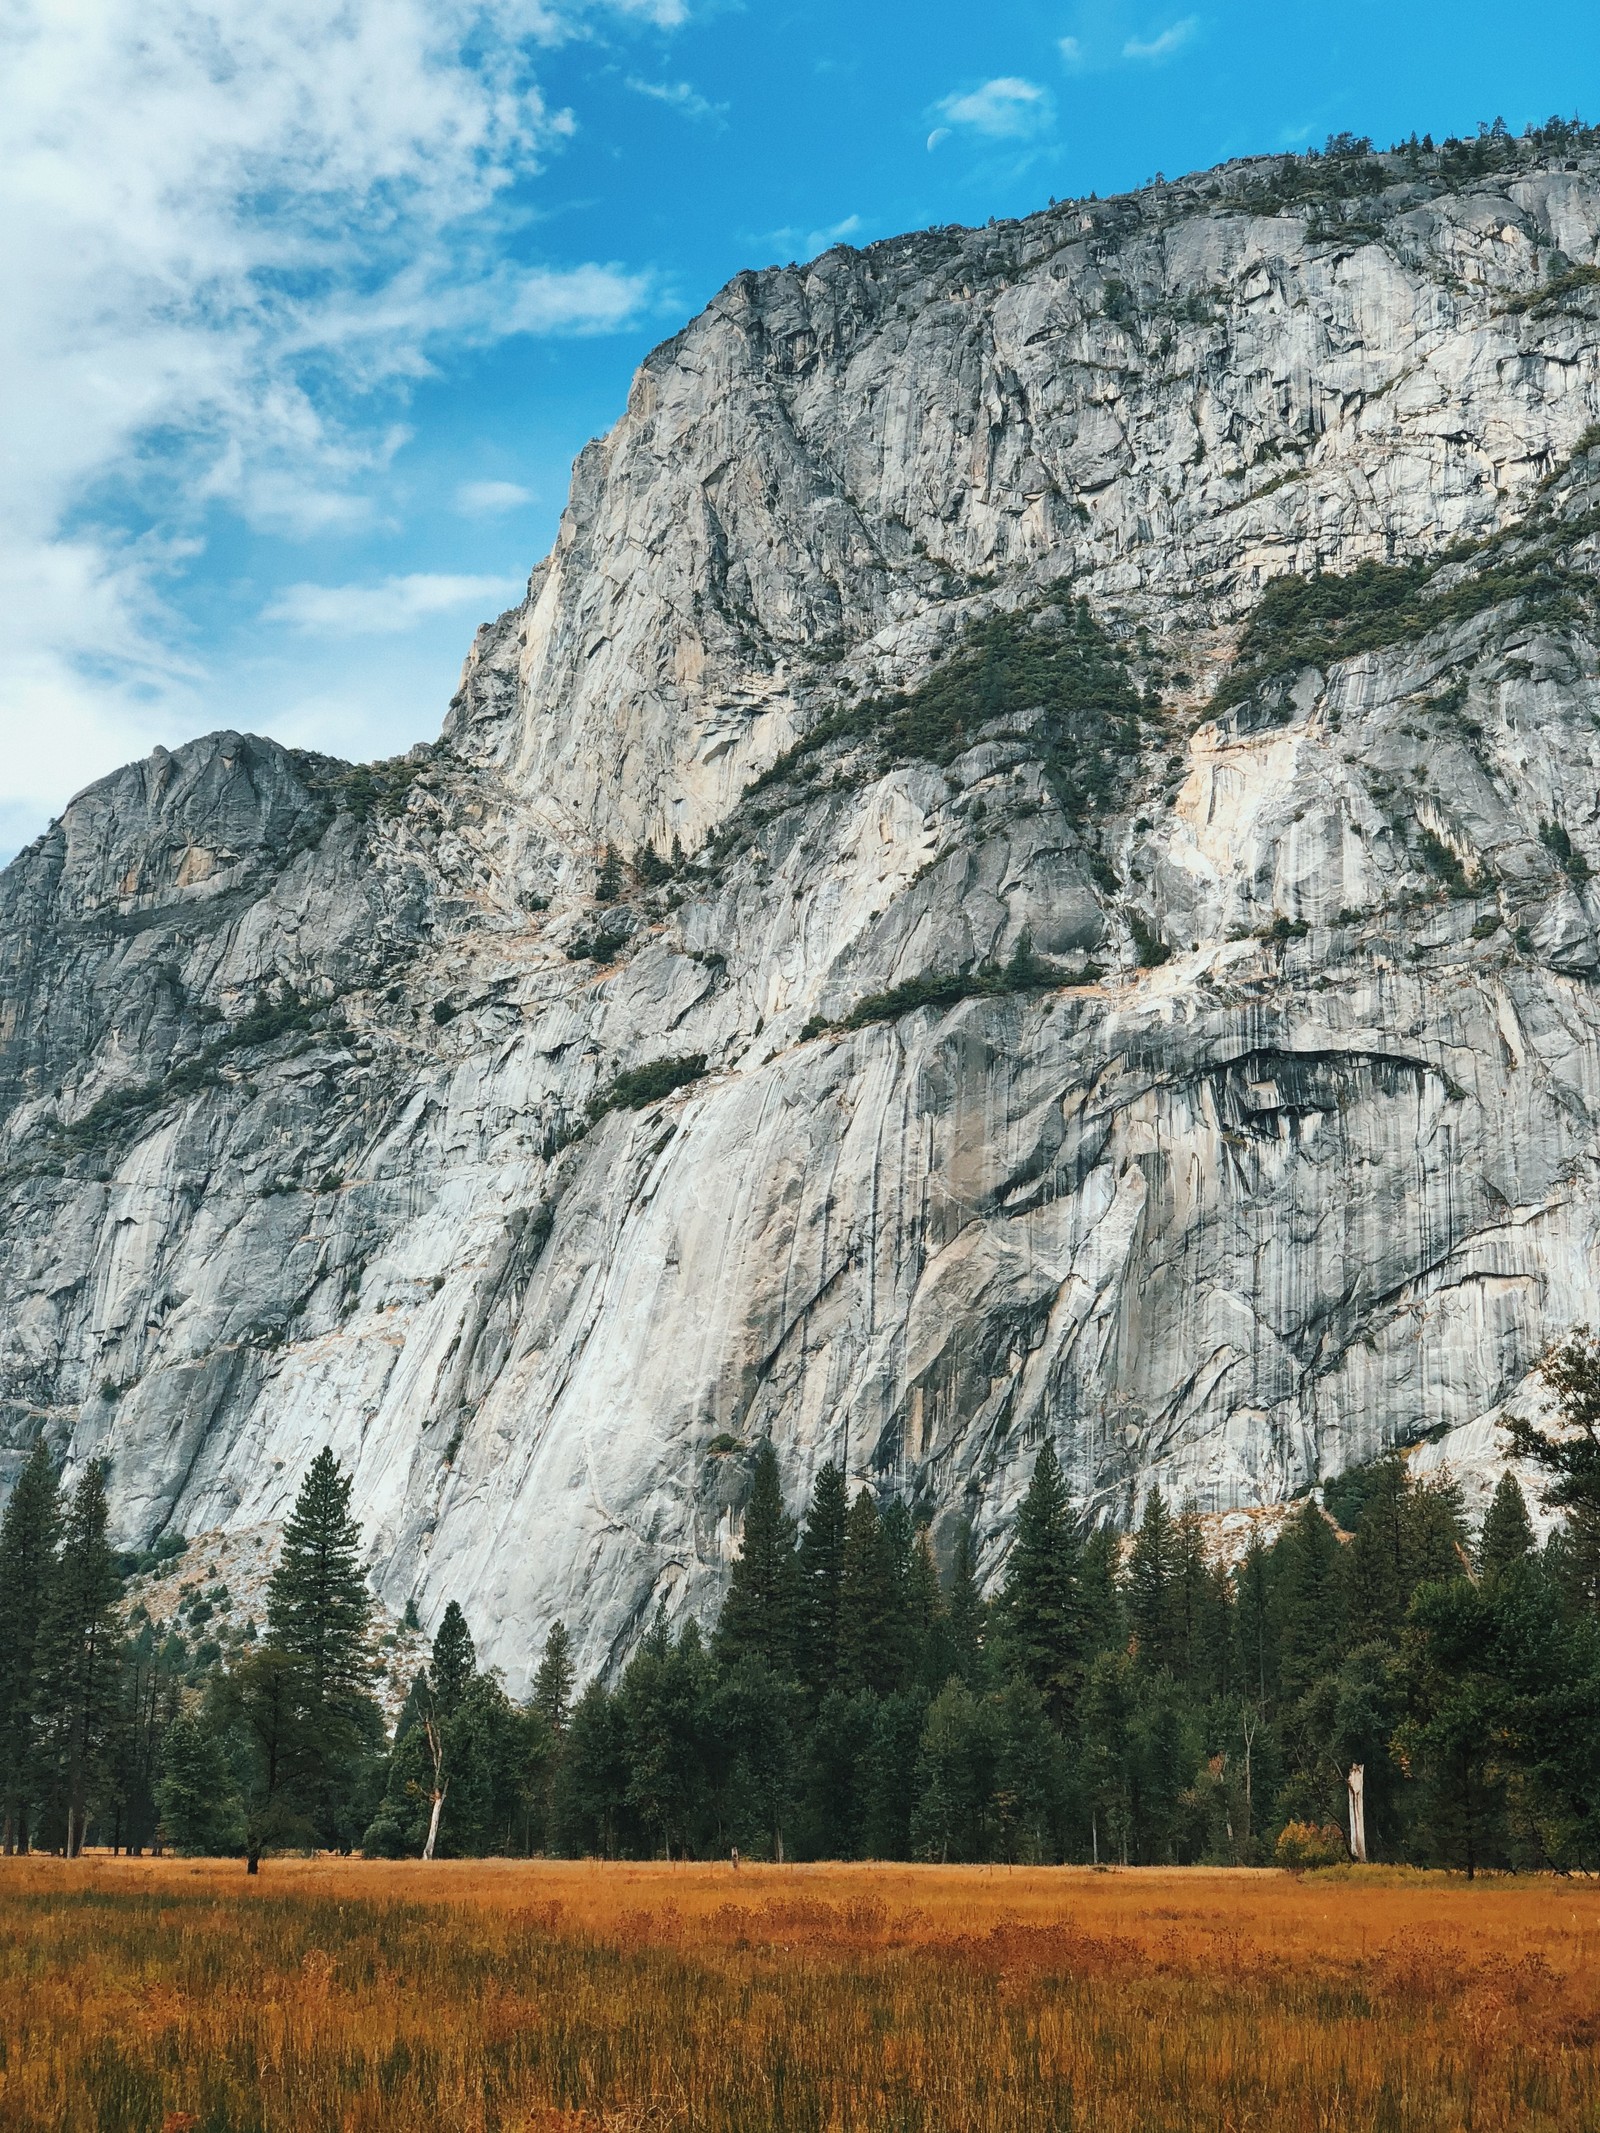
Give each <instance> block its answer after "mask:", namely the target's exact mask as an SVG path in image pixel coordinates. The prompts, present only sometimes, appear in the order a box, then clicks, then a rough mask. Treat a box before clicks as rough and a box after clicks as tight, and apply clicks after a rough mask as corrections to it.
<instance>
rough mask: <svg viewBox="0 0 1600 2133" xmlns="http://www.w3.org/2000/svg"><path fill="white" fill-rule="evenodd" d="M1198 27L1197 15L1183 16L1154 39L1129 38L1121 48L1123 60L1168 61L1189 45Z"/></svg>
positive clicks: (1159, 32) (1198, 19)
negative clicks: (1175, 53)
mask: <svg viewBox="0 0 1600 2133" xmlns="http://www.w3.org/2000/svg"><path fill="white" fill-rule="evenodd" d="M1199 27H1200V18H1199V16H1198V15H1185V16H1184V17H1183V20H1182V21H1181V22H1174V23H1172V24H1171V25H1170V27H1169V28H1167V29H1164V30H1160V31H1158V32H1157V34H1156V35H1155V36H1154V37H1130V38H1129V39H1128V41H1127V43H1126V44H1125V45H1124V46H1123V47H1122V56H1123V58H1124V59H1170V58H1171V57H1172V55H1173V53H1174V52H1181V51H1182V50H1183V48H1184V46H1185V45H1186V44H1189V43H1190V42H1191V41H1192V40H1193V37H1194V33H1195V31H1196V30H1197V29H1199Z"/></svg>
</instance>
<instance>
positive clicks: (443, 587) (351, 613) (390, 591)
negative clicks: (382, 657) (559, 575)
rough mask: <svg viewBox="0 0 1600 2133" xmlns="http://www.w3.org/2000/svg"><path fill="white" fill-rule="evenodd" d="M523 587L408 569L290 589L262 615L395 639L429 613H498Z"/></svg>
mask: <svg viewBox="0 0 1600 2133" xmlns="http://www.w3.org/2000/svg"><path fill="white" fill-rule="evenodd" d="M522 589H523V582H522V580H521V579H520V578H469V577H451V576H447V575H442V574H436V573H430V572H427V571H413V572H411V573H410V574H409V575H408V576H406V577H400V578H385V579H384V580H383V581H382V583H381V584H378V585H290V586H286V587H285V588H284V590H283V591H282V592H281V593H280V594H279V595H278V597H277V599H275V600H274V601H273V602H272V603H271V605H270V606H268V607H267V608H265V609H264V610H263V612H262V618H261V619H262V620H263V621H264V622H283V623H286V624H287V625H288V626H289V628H290V629H294V630H305V631H308V632H314V633H315V634H317V635H318V636H327V637H394V636H398V635H399V634H400V632H401V631H402V630H409V629H415V628H416V626H417V624H418V623H419V622H425V621H426V620H427V619H428V618H429V617H430V616H431V615H446V614H453V613H455V612H456V611H457V610H458V609H460V608H464V607H476V608H479V609H481V610H484V611H485V612H487V611H490V610H493V611H494V612H496V613H498V612H499V611H500V610H501V609H502V608H504V607H505V606H507V605H508V604H509V603H510V601H511V600H513V599H514V598H515V597H516V595H517V594H519V593H520V592H521V591H522Z"/></svg>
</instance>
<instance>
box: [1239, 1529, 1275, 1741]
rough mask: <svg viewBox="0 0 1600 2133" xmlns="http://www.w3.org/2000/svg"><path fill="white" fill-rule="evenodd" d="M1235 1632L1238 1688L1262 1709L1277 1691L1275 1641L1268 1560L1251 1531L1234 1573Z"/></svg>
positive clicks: (1259, 1539)
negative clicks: (1242, 1557)
mask: <svg viewBox="0 0 1600 2133" xmlns="http://www.w3.org/2000/svg"><path fill="white" fill-rule="evenodd" d="M1233 1615H1234V1631H1235V1635H1236V1636H1237V1638H1238V1643H1239V1685H1240V1689H1241V1691H1242V1693H1243V1694H1244V1696H1245V1697H1246V1698H1247V1699H1248V1700H1249V1701H1250V1702H1251V1703H1253V1704H1255V1705H1256V1707H1257V1708H1258V1709H1263V1708H1265V1706H1266V1705H1267V1703H1268V1702H1269V1701H1271V1700H1272V1699H1273V1698H1274V1697H1275V1696H1276V1695H1277V1691H1278V1640H1277V1629H1276V1623H1275V1620H1274V1615H1273V1606H1272V1572H1271V1568H1270V1558H1269V1556H1268V1554H1267V1551H1266V1549H1265V1548H1264V1547H1263V1546H1262V1545H1261V1535H1260V1534H1259V1533H1258V1532H1256V1531H1255V1530H1254V1529H1252V1531H1251V1534H1250V1540H1249V1545H1248V1546H1247V1547H1246V1549H1245V1552H1244V1560H1243V1561H1242V1562H1241V1563H1240V1565H1239V1567H1238V1570H1237V1571H1236V1572H1235V1573H1234V1607H1233Z"/></svg>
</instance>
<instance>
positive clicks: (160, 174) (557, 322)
mask: <svg viewBox="0 0 1600 2133" xmlns="http://www.w3.org/2000/svg"><path fill="white" fill-rule="evenodd" d="M7 20H8V27H7V28H6V30H5V31H4V32H0V273H3V274H4V277H5V286H6V288H7V290H8V301H7V305H6V306H5V308H4V311H3V312H0V388H3V389H0V467H3V469H4V470H5V471H4V472H3V473H0V491H3V493H4V498H5V504H6V509H5V511H4V512H3V513H0V852H4V851H9V850H12V849H15V847H16V846H17V844H18V843H20V842H21V841H23V840H24V839H26V838H27V837H30V836H32V835H34V834H35V833H36V832H37V831H38V830H39V829H40V828H42V827H43V825H44V823H45V822H46V820H47V819H48V818H49V816H50V815H51V814H52V813H54V812H56V811H58V810H59V808H60V807H61V805H62V804H63V803H64V802H65V800H66V799H67V797H68V796H69V795H70V793H71V792H73V791H74V790H76V789H77V788H78V787H79V786H81V785H82V784H84V783H85V782H87V780H89V779H90V778H92V777H95V776H98V775H100V774H102V773H103V772H104V771H106V770H108V769H110V768H112V767H114V766H115V765H116V764H117V763H119V762H121V761H124V760H126V759H128V758H130V757H132V756H135V755H138V754H141V753H143V752H144V751H145V750H146V749H147V748H148V747H150V746H151V745H152V744H153V743H154V742H156V741H158V740H159V741H163V742H166V743H167V744H168V745H171V744H173V743H175V742H177V741H179V740H182V739H184V738H186V737H188V736H190V735H192V734H195V733H199V732H204V731H207V730H209V729H211V728H213V727H217V726H225V725H232V726H239V727H245V728H249V729H252V730H255V731H261V732H270V733H275V734H277V735H279V736H280V737H281V738H283V739H285V740H288V741H292V742H295V743H298V744H301V745H305V746H312V747H321V748H324V749H326V750H328V751H329V752H332V753H336V754H343V755H351V756H357V757H361V756H370V755H374V754H387V753H392V752H395V751H397V750H399V749H402V748H404V747H406V746H408V745H409V744H410V743H411V742H412V741H413V740H417V739H422V738H427V737H431V736H432V734H433V733H434V732H435V731H436V730H437V728H438V724H439V720H440V717H441V715H442V712H443V709H444V706H445V704H446V702H447V700H448V697H449V694H450V691H451V688H452V687H453V684H454V679H455V675H456V673H457V670H458V668H459V665H460V661H461V658H462V655H463V653H464V651H465V649H466V647H467V644H468V642H469V641H470V637H471V632H472V629H473V627H474V625H475V624H476V622H478V621H479V620H480V619H482V618H484V617H485V616H487V615H490V614H493V613H495V612H497V611H498V610H499V609H500V608H501V607H503V606H506V605H509V604H510V602H511V601H512V600H513V599H514V598H515V597H516V596H517V594H518V591H519V588H520V584H521V582H522V581H523V580H524V579H525V577H526V575H527V572H528V569H529V567H530V566H531V565H532V563H533V562H534V561H535V560H536V559H537V557H538V556H539V555H540V554H541V553H542V552H543V551H544V549H545V548H546V547H547V546H548V545H549V542H550V540H551V538H552V536H553V534H554V530H555V525H556V519H557V516H558V514H559V511H560V508H561V504H562V501H563V498H564V494H565V489H566V482H567V471H568V468H569V466H570V463H571V460H572V457H573V455H574V453H575V452H576V451H577V450H578V449H579V447H580V446H581V445H582V444H583V442H584V441H585V439H587V438H588V437H590V436H593V435H595V434H597V433H599V432H600V431H602V430H604V429H605V428H607V427H608V426H609V424H610V423H611V422H612V421H613V420H614V419H615V417H616V415H617V413H618V412H619V411H620V408H621V406H622V402H623V398H624V395H625V392H626V389H627V381H628V378H629V375H630V373H631V371H632V369H633V367H634V365H635V364H636V363H637V361H638V360H639V358H640V356H641V355H642V354H643V353H644V352H645V350H646V349H647V348H649V347H650V346H651V345H653V344H654V343H655V342H656V341H657V340H659V339H661V338H663V337H664V336H665V335H667V334H669V333H671V332H672V331H674V330H675V329H676V327H677V326H678V325H680V324H681V323H682V322H683V320H684V319H685V318H687V317H688V316H690V315H691V314H692V313H693V312H694V311H696V310H697V309H698V308H699V307H700V306H701V305H702V304H703V303H704V302H705V301H706V299H707V298H708V297H709V296H710V295H711V294H712V293H713V292H714V291H715V290H716V289H717V288H718V287H719V286H720V285H721V284H722V283H723V282H724V281H725V280H726V279H727V278H728V277H729V275H731V274H732V273H734V272H736V271H737V270H738V269H739V268H740V267H744V266H760V265H764V264H767V263H769V262H772V261H782V260H788V259H803V258H806V257H809V256H810V255H812V254H814V253H815V252H817V251H820V250H822V249H824V248H825V247H826V246H827V245H828V244H829V243H831V242H834V241H835V240H837V239H839V238H843V239H846V240H847V241H851V242H868V241H870V240H871V239H873V238H875V237H880V236H886V235H890V234H892V233H893V232H895V231H897V230H902V229H908V228H915V227H920V226H922V225H925V224H929V223H938V222H953V221H965V222H981V221H984V220H986V219H987V218H988V217H989V216H991V215H1011V214H1018V213H1023V212H1026V211H1027V210H1029V209H1030V208H1034V207H1037V206H1041V205H1043V204H1044V202H1045V201H1046V200H1047V199H1049V198H1050V197H1051V196H1052V195H1055V196H1058V197H1066V196H1069V195H1073V194H1077V193H1086V192H1088V191H1090V190H1094V191H1097V192H1099V193H1101V194H1106V193H1110V192H1115V191H1118V190H1121V189H1124V188H1126V187H1129V186H1132V185H1136V184H1139V183H1140V182H1142V181H1143V180H1145V179H1147V178H1149V177H1151V176H1152V175H1153V174H1154V173H1155V172H1156V171H1157V170H1158V169H1159V170H1162V171H1165V172H1166V173H1167V174H1168V175H1169V176H1170V175H1175V174H1176V173H1178V172H1180V171H1183V170H1188V169H1192V168H1195V167H1198V166H1202V165H1205V164H1208V163H1212V162H1216V161H1218V160H1221V159H1222V158H1225V157H1228V156H1233V155H1242V154H1249V153H1255V152H1259V151H1263V150H1269V149H1276V148H1289V147H1304V146H1306V145H1308V144H1317V143H1320V142H1321V141H1322V139H1323V138H1324V136H1325V135H1326V134H1327V133H1328V132H1330V131H1332V130H1337V129H1342V128H1349V129H1351V130H1353V131H1355V132H1358V133H1370V134H1371V135H1372V136H1373V137H1374V139H1375V140H1376V141H1377V142H1378V143H1379V144H1380V145H1382V144H1385V143H1387V142H1389V141H1390V140H1393V139H1396V138H1398V137H1401V136H1403V135H1405V134H1407V133H1409V132H1410V131H1411V130H1412V129H1413V128H1415V129H1417V130H1418V131H1419V132H1421V131H1431V132H1433V133H1434V134H1435V135H1436V136H1443V135H1445V134H1447V133H1451V132H1467V131H1471V130H1472V129H1473V128H1474V127H1475V126H1476V124H1477V122H1478V121H1479V120H1483V119H1493V118H1494V117H1496V116H1497V115H1503V116H1504V117H1505V118H1506V120H1507V121H1508V123H1510V124H1511V125H1512V126H1513V127H1514V128H1518V129H1520V127H1521V126H1522V125H1523V124H1524V123H1525V122H1526V121H1528V120H1530V119H1540V118H1544V117H1546V116H1547V115H1549V113H1551V112H1552V111H1557V110H1559V111H1561V112H1564V113H1569V114H1570V113H1571V112H1572V111H1574V110H1575V109H1580V110H1582V111H1583V112H1584V113H1585V114H1586V115H1587V116H1590V117H1593V116H1595V115H1596V114H1600V15H1597V13H1596V11H1595V9H1594V7H1593V5H1592V0H1590V4H1589V5H1583V6H1580V5H1576V4H1568V0H1545V4H1543V5H1542V6H1540V7H1539V8H1537V9H1528V10H1525V11H1523V12H1521V13H1520V14H1518V15H1515V16H1508V13H1507V11H1506V9H1505V7H1504V4H1503V0H1498V4H1496V5H1494V6H1490V5H1485V4H1477V0H1452V4H1448V5H1446V4H1443V0H1409V4H1408V0H1387V4H1383V5H1378V4H1376V0H1343V4H1341V5H1337V6H1335V5H1322V4H1305V0H1302V4H1300V5H1298V6H1293V7H1285V6H1283V5H1281V4H1280V5H1274V6H1268V5H1266V4H1254V0H1249V4H1247V0H1230V4H1220V0H1218V4H1209V5H1208V4H1204V0H1197V4H1194V5H1190V4H1189V0H1176V4H1162V0H1129V4H1123V0H1107V4H1099V5H1096V4H1089V0H1076V4H1075V0H1057V4H1045V0H988V4H986V5H984V6H981V7H975V6H972V5H970V4H956V0H920V4H912V0H865V4H863V0H853V4H846V0H807V4H788V0H765V4H763V0H745V4H743V5H740V4H737V0H343V5H342V6H341V7H340V8H338V9H335V8H332V7H330V6H329V5H328V4H327V0H250V4H248V5H246V4H245V0H211V4H210V5H209V6H205V7H200V6H196V5H194V4H193V0H19V5H18V6H17V7H16V8H14V9H12V10H11V11H9V13H8V18H7Z"/></svg>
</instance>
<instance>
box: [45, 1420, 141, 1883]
mask: <svg viewBox="0 0 1600 2133" xmlns="http://www.w3.org/2000/svg"><path fill="white" fill-rule="evenodd" d="M109 1518H110V1507H109V1505H108V1504H107V1501H106V1471H105V1465H104V1462H103V1461H101V1460H99V1459H91V1460H90V1461H89V1463H88V1465H87V1466H86V1467H85V1468H84V1470H83V1474H82V1476H81V1478H80V1479H79V1482H78V1485H77V1487H76V1488H75V1489H74V1490H73V1492H72V1497H71V1500H70V1502H69V1503H68V1505H67V1512H66V1517H65V1519H64V1521H63V1523H62V1533H61V1555H60V1559H59V1562H58V1564H57V1567H56V1573H55V1576H54V1578H53V1580H52V1583H51V1589H50V1607H49V1611H48V1614H47V1616H46V1621H45V1628H44V1636H43V1643H44V1651H45V1665H44V1682H43V1694H44V1697H45V1700H46V1703H47V1705H48V1710H49V1720H50V1735H51V1748H52V1760H53V1762H54V1764H55V1767H56V1771H57V1773H58V1776H59V1780H60V1783H61V1788H62V1793H63V1797H64V1800H65V1805H66V1812H67V1836H66V1849H67V1857H68V1858H69V1859H72V1858H76V1857H77V1855H78V1853H79V1852H80V1851H81V1850H82V1848H83V1842H84V1835H85V1831H86V1829H87V1826H88V1818H89V1807H90V1803H91V1795H92V1793H93V1791H94V1788H95V1785H96V1782H97V1780H98V1778H99V1777H100V1774H101V1763H102V1758H103V1754H104V1749H105V1745H106V1741H107V1738H108V1736H109V1734H110V1731H111V1728H112V1725H113V1723H114V1721H115V1718H116V1710H117V1650H118V1638H117V1621H116V1615H115V1612H114V1610H115V1607H116V1603H117V1600H118V1597H119V1596H120V1594H121V1591H122V1581H121V1579H120V1578H119V1577H118V1576H117V1566H116V1559H115V1557H114V1556H113V1555H112V1553H111V1548H110V1544H109V1542H108V1541H107V1539H106V1528H107V1525H108V1523H109Z"/></svg>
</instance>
